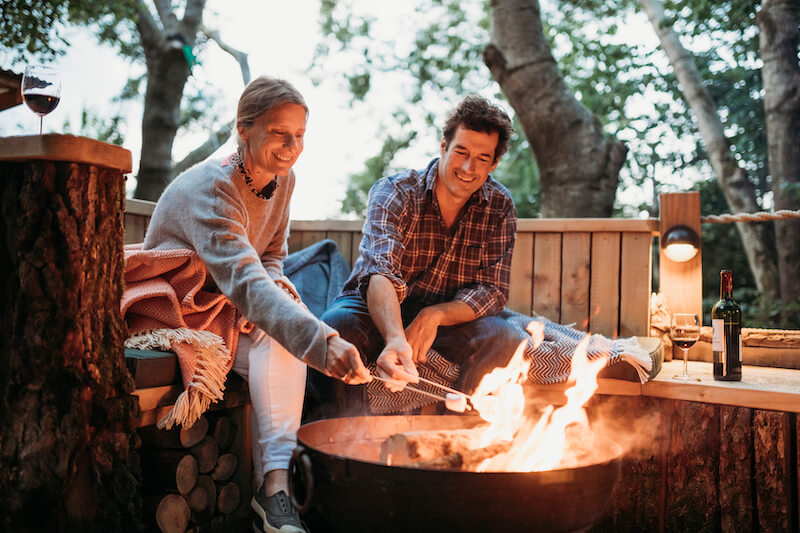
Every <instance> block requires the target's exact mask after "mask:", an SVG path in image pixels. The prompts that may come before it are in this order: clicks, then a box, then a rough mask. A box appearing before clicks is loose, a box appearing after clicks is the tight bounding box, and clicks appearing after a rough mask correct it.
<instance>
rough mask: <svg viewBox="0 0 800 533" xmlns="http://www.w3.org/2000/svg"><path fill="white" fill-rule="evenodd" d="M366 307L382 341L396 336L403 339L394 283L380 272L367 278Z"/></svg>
mask: <svg viewBox="0 0 800 533" xmlns="http://www.w3.org/2000/svg"><path fill="white" fill-rule="evenodd" d="M367 309H369V314H370V316H371V317H372V321H373V322H374V323H375V327H377V328H378V331H380V333H381V335H382V336H383V340H384V341H387V342H389V341H390V340H391V339H393V338H398V337H399V338H402V339H403V340H405V332H404V331H403V317H402V315H401V313H400V302H399V301H398V299H397V293H396V292H395V290H394V285H392V282H391V281H389V280H388V279H387V278H386V277H384V276H381V275H380V274H373V275H372V276H371V277H370V279H369V286H368V287H367Z"/></svg>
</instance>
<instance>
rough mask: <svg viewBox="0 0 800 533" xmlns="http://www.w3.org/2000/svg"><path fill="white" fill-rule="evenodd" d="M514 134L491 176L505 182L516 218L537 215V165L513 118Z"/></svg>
mask: <svg viewBox="0 0 800 533" xmlns="http://www.w3.org/2000/svg"><path fill="white" fill-rule="evenodd" d="M514 131H515V133H514V135H512V137H511V142H510V143H509V149H508V152H507V153H506V154H505V155H503V157H502V159H500V164H499V165H497V169H495V171H494V173H493V175H492V176H493V177H494V178H495V179H496V180H497V181H499V182H500V183H502V184H503V185H505V187H506V188H507V189H508V190H509V192H510V193H511V198H512V199H513V200H514V205H515V206H516V208H517V217H519V218H535V217H537V216H538V215H539V209H540V204H539V189H540V187H539V167H538V166H537V164H536V159H535V158H534V156H533V152H531V149H530V146H529V145H528V140H527V139H525V136H524V135H523V134H522V133H520V132H522V126H520V125H519V123H517V122H516V120H515V121H514Z"/></svg>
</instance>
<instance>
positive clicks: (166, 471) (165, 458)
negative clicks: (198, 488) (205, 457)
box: [142, 449, 198, 494]
mask: <svg viewBox="0 0 800 533" xmlns="http://www.w3.org/2000/svg"><path fill="white" fill-rule="evenodd" d="M197 474H198V465H197V459H195V458H194V456H193V455H191V454H190V453H187V452H186V451H183V450H168V449H161V450H152V449H150V450H145V452H144V453H143V454H142V482H143V484H144V485H145V486H146V487H148V488H151V489H153V488H154V489H157V490H160V491H164V492H171V491H175V490H177V491H178V492H180V493H181V494H187V493H188V492H189V491H190V490H192V487H194V485H195V483H196V482H197Z"/></svg>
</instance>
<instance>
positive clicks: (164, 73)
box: [135, 0, 205, 201]
mask: <svg viewBox="0 0 800 533" xmlns="http://www.w3.org/2000/svg"><path fill="white" fill-rule="evenodd" d="M162 4H163V3H161V2H156V8H157V11H158V15H159V17H158V18H159V20H158V21H157V20H156V19H155V18H154V17H153V16H152V14H151V13H150V10H149V9H148V8H147V6H146V5H145V4H144V2H143V0H140V2H139V7H138V15H139V18H138V20H137V21H136V28H137V29H138V30H139V35H140V36H141V43H142V47H143V48H144V55H145V63H146V65H147V89H146V91H145V96H144V113H143V116H142V155H141V158H140V160H139V174H138V176H137V178H136V179H137V181H136V193H135V196H136V197H137V198H141V199H144V200H153V201H155V200H158V197H159V196H160V195H161V191H163V190H164V187H166V186H167V184H168V183H169V182H170V180H171V179H172V145H173V142H174V141H175V134H176V133H177V131H178V126H179V124H180V107H181V98H182V97H183V89H184V86H185V85H186V80H187V79H188V78H189V74H191V70H190V68H189V64H188V63H187V62H186V58H185V57H184V54H183V49H182V48H181V46H180V41H178V40H177V36H180V38H182V39H183V42H185V44H187V45H189V46H191V47H194V45H195V42H196V40H197V35H198V32H199V30H200V27H201V24H202V22H203V9H204V8H205V0H187V1H186V8H185V10H184V15H183V19H182V20H178V18H177V16H176V15H175V13H174V12H173V11H172V10H171V8H170V7H169V6H165V5H162ZM176 43H178V44H177V45H176Z"/></svg>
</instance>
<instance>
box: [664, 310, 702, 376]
mask: <svg viewBox="0 0 800 533" xmlns="http://www.w3.org/2000/svg"><path fill="white" fill-rule="evenodd" d="M669 334H670V337H672V342H674V343H675V344H676V345H677V346H678V347H679V348H680V349H681V350H682V351H683V374H675V375H674V376H672V377H673V379H679V380H681V381H700V378H696V377H693V376H690V375H689V371H688V366H689V364H688V362H687V359H688V354H689V348H691V347H692V346H694V343H695V342H697V339H699V338H700V320H699V319H698V318H697V315H693V314H691V313H675V314H674V315H672V319H671V320H670V324H669Z"/></svg>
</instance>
